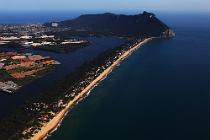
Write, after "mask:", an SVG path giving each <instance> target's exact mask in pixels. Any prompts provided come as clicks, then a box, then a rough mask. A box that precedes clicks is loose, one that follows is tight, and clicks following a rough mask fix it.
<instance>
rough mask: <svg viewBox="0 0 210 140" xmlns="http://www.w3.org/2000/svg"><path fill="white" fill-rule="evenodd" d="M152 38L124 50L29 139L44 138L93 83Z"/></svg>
mask: <svg viewBox="0 0 210 140" xmlns="http://www.w3.org/2000/svg"><path fill="white" fill-rule="evenodd" d="M150 40H152V38H148V39H145V40H144V41H142V42H140V43H138V44H137V45H136V46H134V47H133V48H131V49H130V50H128V51H126V52H125V53H124V54H123V55H121V56H120V57H119V59H117V60H116V61H115V62H114V63H113V64H112V65H111V66H110V67H108V68H107V69H106V70H104V71H103V72H102V73H101V74H100V75H99V76H98V77H97V78H96V79H95V80H93V81H92V82H91V83H90V84H89V85H88V86H87V87H86V88H85V89H84V90H83V91H82V92H81V93H80V94H78V95H77V96H76V97H75V98H74V99H73V100H72V101H70V102H69V103H68V105H67V106H66V107H65V108H64V109H63V110H62V111H61V112H60V113H58V114H57V115H56V116H55V117H54V118H53V119H52V120H51V121H49V122H48V123H46V124H44V126H43V127H42V128H41V130H40V131H39V132H38V133H36V134H34V136H33V137H32V138H31V140H41V139H44V138H45V137H46V136H47V135H48V134H49V133H50V132H52V131H53V130H54V129H55V128H56V127H57V126H58V125H59V124H60V122H61V121H62V119H63V117H64V116H65V114H66V113H67V112H68V111H69V109H70V108H71V107H72V106H73V105H74V104H75V103H76V102H77V101H78V100H79V99H81V98H82V97H84V96H85V95H86V93H88V91H89V90H91V89H92V88H93V87H94V85H96V84H97V83H98V82H100V81H101V80H102V79H103V78H104V77H106V76H107V75H108V74H109V73H110V72H111V71H112V69H113V68H114V67H115V66H117V65H118V64H119V63H120V62H121V61H122V60H123V59H124V58H126V57H127V56H128V55H129V54H131V53H132V52H134V51H135V50H136V49H138V48H140V47H141V46H142V45H144V44H145V43H147V42H148V41H150Z"/></svg>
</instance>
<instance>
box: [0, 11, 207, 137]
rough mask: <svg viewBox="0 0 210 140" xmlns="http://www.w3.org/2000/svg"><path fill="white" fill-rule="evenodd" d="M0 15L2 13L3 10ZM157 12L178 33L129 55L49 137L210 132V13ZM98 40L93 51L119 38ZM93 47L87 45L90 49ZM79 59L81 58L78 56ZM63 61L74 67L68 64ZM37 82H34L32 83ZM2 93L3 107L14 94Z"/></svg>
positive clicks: (200, 134)
mask: <svg viewBox="0 0 210 140" xmlns="http://www.w3.org/2000/svg"><path fill="white" fill-rule="evenodd" d="M34 15H37V14H35V13H34ZM62 15H63V16H61V14H59V15H57V16H56V14H52V13H51V14H49V13H48V14H45V15H43V16H37V18H36V16H30V14H29V16H27V15H25V14H23V15H22V17H27V18H22V19H21V18H20V17H21V14H20V15H13V14H11V16H17V19H15V18H9V16H5V18H1V19H4V20H1V22H2V23H14V22H16V23H29V22H31V21H32V22H45V21H49V20H62V19H65V18H66V17H67V16H69V15H68V14H62ZM72 16H75V14H74V15H72ZM0 17H3V16H2V15H1V14H0ZM30 17H31V18H33V20H32V19H30ZM158 17H160V18H161V19H162V20H163V21H164V22H166V23H167V24H168V25H169V26H170V27H172V28H173V29H174V30H175V32H176V37H175V38H173V39H156V40H153V41H152V42H150V43H148V44H146V45H144V46H143V47H142V48H140V49H139V50H137V51H136V52H134V53H133V54H132V55H131V56H129V57H128V58H127V59H126V60H125V61H123V62H122V63H121V65H120V66H119V67H117V68H116V69H115V70H114V71H113V72H112V73H111V74H110V75H109V76H108V77H107V78H106V79H105V80H104V81H103V82H101V83H100V84H99V85H98V86H97V87H96V88H94V89H93V90H92V91H91V93H90V95H89V96H88V97H87V98H86V99H84V100H83V101H81V102H80V103H79V104H78V105H77V106H75V107H74V108H73V109H72V110H71V111H70V112H69V114H68V115H67V116H66V117H65V119H64V121H63V123H62V125H61V126H60V127H59V129H58V130H57V131H55V132H54V133H53V134H52V136H50V137H49V138H48V139H49V140H66V139H71V140H84V139H88V140H89V139H92V140H107V139H109V140H118V139H122V140H127V139H129V140H186V139H187V140H188V139H189V140H207V139H209V138H210V129H209V121H208V120H209V107H210V106H209V97H210V96H209V95H210V94H209V93H210V26H209V25H210V16H209V14H196V13H194V14H190V13H188V14H182V13H179V14H177V13H168V14H165V13H164V14H163V13H158ZM95 42H96V45H94V46H102V47H99V48H101V49H98V51H97V52H96V53H94V54H95V55H96V54H97V53H99V52H101V51H102V50H104V49H103V48H104V47H106V46H109V45H111V46H110V47H113V46H115V45H117V44H120V43H121V41H120V40H116V39H114V40H113V39H102V40H100V41H99V40H98V41H97V39H96V40H95ZM97 42H98V43H97ZM108 42H109V43H108ZM104 43H105V44H104ZM106 43H107V44H106ZM91 50H92V49H91V48H89V49H88V48H87V51H88V52H90V51H91ZM82 52H83V50H80V51H78V52H77V54H78V55H79V54H83V55H82V56H84V57H85V58H86V57H87V56H86V55H85V52H83V53H82ZM39 53H40V52H39ZM41 53H43V54H44V55H47V54H45V53H44V52H41ZM90 54H92V53H90ZM48 55H52V56H53V57H55V58H57V59H59V60H60V61H62V60H64V61H65V60H67V59H68V60H70V58H71V59H72V58H74V57H73V56H63V57H60V56H59V55H58V54H52V53H48ZM75 57H76V56H75ZM74 60H76V58H74ZM64 61H63V62H64ZM77 61H79V62H81V61H80V59H79V60H77ZM65 62H66V63H67V61H65ZM62 67H65V68H67V70H70V69H71V66H67V65H63V66H62ZM58 69H59V68H58ZM49 76H50V75H49ZM52 77H53V76H52ZM47 78H48V77H45V78H44V79H45V80H46V79H47ZM35 83H37V84H38V85H40V87H41V85H42V84H41V83H39V81H35ZM31 86H33V85H31ZM36 87H37V86H36V85H35V86H34V88H32V89H36ZM24 90H25V91H26V92H25V93H24V94H21V91H19V92H20V94H18V95H17V96H18V97H16V98H19V100H22V99H23V98H24V99H25V97H26V96H30V95H31V93H30V90H27V89H22V91H24ZM27 92H28V93H27ZM0 96H1V102H0V104H2V105H1V107H2V108H1V110H3V109H4V107H5V108H7V106H10V103H11V102H12V101H16V98H12V97H9V96H8V97H5V96H6V95H0ZM5 99H6V100H5Z"/></svg>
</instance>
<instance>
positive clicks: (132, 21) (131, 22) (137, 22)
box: [45, 12, 172, 36]
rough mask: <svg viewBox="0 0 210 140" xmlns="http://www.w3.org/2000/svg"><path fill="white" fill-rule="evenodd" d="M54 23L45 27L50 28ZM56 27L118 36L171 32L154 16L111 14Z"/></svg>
mask: <svg viewBox="0 0 210 140" xmlns="http://www.w3.org/2000/svg"><path fill="white" fill-rule="evenodd" d="M53 24H54V23H47V24H45V25H47V26H52V25H53ZM56 24H57V26H58V27H70V28H72V29H74V30H84V31H90V32H101V33H105V34H113V35H120V36H171V35H172V32H171V31H172V30H170V28H169V27H168V26H167V25H166V24H164V23H163V22H162V21H160V20H159V19H158V18H157V17H156V16H155V15H154V14H152V13H148V12H143V13H142V14H138V15H116V14H112V13H104V14H88V15H81V16H79V17H78V18H75V19H72V20H65V21H61V22H57V23H56Z"/></svg>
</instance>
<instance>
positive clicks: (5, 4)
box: [0, 0, 210, 12]
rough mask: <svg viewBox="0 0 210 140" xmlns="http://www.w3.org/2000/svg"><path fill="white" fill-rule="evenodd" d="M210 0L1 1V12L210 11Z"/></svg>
mask: <svg viewBox="0 0 210 140" xmlns="http://www.w3.org/2000/svg"><path fill="white" fill-rule="evenodd" d="M209 7H210V0H0V11H34V10H35V11H77V10H101V11H103V10H104V11H105V10H106V11H108V10H112V11H120V10H121V11H122V10H133V11H135V10H141V11H143V10H149V11H199V12H205V11H210V10H209V9H210V8H209Z"/></svg>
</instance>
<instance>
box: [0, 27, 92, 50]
mask: <svg viewBox="0 0 210 140" xmlns="http://www.w3.org/2000/svg"><path fill="white" fill-rule="evenodd" d="M54 24H55V23H53V24H52V26H51V27H46V26H43V25H41V24H29V25H0V46H6V47H9V46H12V47H16V48H28V47H30V48H33V49H42V50H47V51H56V52H68V51H72V50H76V49H78V48H81V47H85V46H88V44H89V41H88V40H84V39H79V38H76V37H72V36H67V37H66V36H65V37H63V36H60V35H57V33H59V32H63V31H69V30H71V29H69V28H58V27H57V26H55V25H54Z"/></svg>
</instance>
